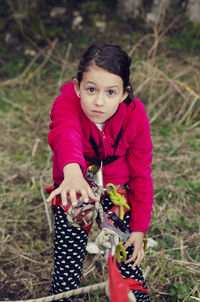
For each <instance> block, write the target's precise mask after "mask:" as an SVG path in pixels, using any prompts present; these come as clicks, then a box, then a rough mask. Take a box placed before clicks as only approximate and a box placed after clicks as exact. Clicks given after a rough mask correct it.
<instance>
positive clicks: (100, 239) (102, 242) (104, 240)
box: [95, 229, 119, 249]
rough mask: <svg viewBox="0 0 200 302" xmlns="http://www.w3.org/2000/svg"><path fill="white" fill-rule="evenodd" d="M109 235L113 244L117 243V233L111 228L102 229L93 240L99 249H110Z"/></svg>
mask: <svg viewBox="0 0 200 302" xmlns="http://www.w3.org/2000/svg"><path fill="white" fill-rule="evenodd" d="M110 235H112V236H113V239H114V242H115V246H117V245H118V243H119V237H118V235H117V234H116V233H115V232H114V231H112V230H109V229H103V230H101V232H100V233H99V235H98V236H97V238H96V240H95V242H96V244H97V246H98V248H99V249H111V248H112V246H111V242H110Z"/></svg>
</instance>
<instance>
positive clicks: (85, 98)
mask: <svg viewBox="0 0 200 302" xmlns="http://www.w3.org/2000/svg"><path fill="white" fill-rule="evenodd" d="M74 88H75V90H76V93H77V95H78V96H80V99H81V107H82V110H83V112H84V113H85V114H86V116H87V117H88V118H89V119H90V120H91V121H92V122H94V123H96V124H102V123H105V122H106V121H107V120H108V119H109V118H110V117H112V116H113V115H114V114H115V112H116V111H117V108H118V106H119V104H120V103H121V102H123V100H124V99H125V98H126V97H127V95H128V93H127V92H124V90H123V80H122V78H121V77H120V76H118V75H115V74H113V73H110V72H108V71H107V70H105V69H102V68H100V67H97V66H95V65H92V66H91V67H89V69H88V71H86V72H84V73H83V78H82V81H81V83H80V85H79V83H78V81H77V80H74Z"/></svg>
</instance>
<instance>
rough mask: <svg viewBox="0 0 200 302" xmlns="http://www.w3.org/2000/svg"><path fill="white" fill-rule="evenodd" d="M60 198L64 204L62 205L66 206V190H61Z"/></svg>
mask: <svg viewBox="0 0 200 302" xmlns="http://www.w3.org/2000/svg"><path fill="white" fill-rule="evenodd" d="M61 199H62V205H63V206H64V207H66V206H67V203H68V202H67V193H66V191H62V192H61Z"/></svg>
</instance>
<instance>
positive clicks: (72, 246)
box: [50, 207, 88, 302]
mask: <svg viewBox="0 0 200 302" xmlns="http://www.w3.org/2000/svg"><path fill="white" fill-rule="evenodd" d="M87 239H88V234H87V232H86V231H85V230H84V229H83V228H76V227H71V226H69V225H68V222H67V217H66V214H65V213H64V211H63V210H62V208H60V207H58V208H57V211H56V213H55V227H54V275H53V280H52V284H51V292H50V295H54V294H58V293H61V292H64V291H68V290H71V289H75V288H77V287H79V284H80V279H81V274H82V268H83V260H84V257H85V250H86V245H87ZM59 301H60V302H61V301H65V302H69V301H73V297H70V298H69V299H63V300H59Z"/></svg>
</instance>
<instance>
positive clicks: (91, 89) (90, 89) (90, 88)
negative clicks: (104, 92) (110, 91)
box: [87, 87, 95, 93]
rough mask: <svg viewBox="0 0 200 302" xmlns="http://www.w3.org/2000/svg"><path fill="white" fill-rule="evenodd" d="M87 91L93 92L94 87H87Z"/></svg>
mask: <svg viewBox="0 0 200 302" xmlns="http://www.w3.org/2000/svg"><path fill="white" fill-rule="evenodd" d="M87 91H88V92H90V93H93V92H94V91H95V89H94V88H93V87H89V88H88V89H87Z"/></svg>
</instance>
